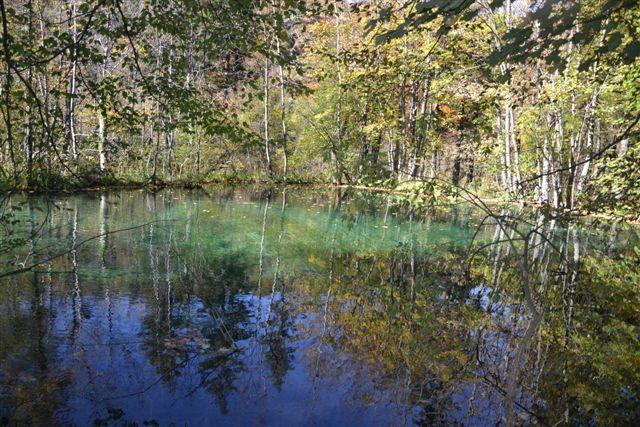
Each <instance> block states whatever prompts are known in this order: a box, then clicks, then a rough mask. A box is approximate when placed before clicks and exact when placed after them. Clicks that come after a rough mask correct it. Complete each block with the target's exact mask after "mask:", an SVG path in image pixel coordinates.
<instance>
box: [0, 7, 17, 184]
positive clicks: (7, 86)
mask: <svg viewBox="0 0 640 427" xmlns="http://www.w3.org/2000/svg"><path fill="white" fill-rule="evenodd" d="M0 13H1V14H2V49H3V50H4V62H5V67H6V75H5V80H4V108H5V115H4V119H5V127H6V131H7V148H8V150H9V158H10V159H11V165H12V166H13V176H14V180H16V181H17V178H18V169H17V165H16V159H15V153H14V151H13V133H12V125H13V123H12V119H11V108H12V107H11V80H12V77H11V71H12V70H11V69H12V66H13V62H12V58H11V51H10V50H9V49H10V47H9V38H10V35H9V23H8V22H7V11H6V8H5V4H4V0H0Z"/></svg>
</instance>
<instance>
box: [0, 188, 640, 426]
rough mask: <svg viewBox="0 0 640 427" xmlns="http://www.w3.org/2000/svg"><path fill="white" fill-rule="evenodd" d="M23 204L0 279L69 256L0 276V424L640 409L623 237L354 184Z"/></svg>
mask: <svg viewBox="0 0 640 427" xmlns="http://www.w3.org/2000/svg"><path fill="white" fill-rule="evenodd" d="M21 202H23V203H24V204H23V206H24V209H23V215H24V216H23V218H22V219H23V221H22V222H21V223H20V224H17V225H16V227H17V228H19V231H20V232H21V233H23V234H24V235H25V236H31V234H32V233H31V232H32V231H38V230H40V231H38V232H37V233H33V234H34V235H37V236H38V237H36V238H31V237H29V238H26V239H25V241H24V244H22V245H20V246H19V247H18V248H16V249H15V250H13V251H12V252H11V253H9V254H5V255H4V256H3V259H2V271H9V270H11V269H13V268H16V266H20V265H21V263H24V264H29V263H30V262H33V261H38V260H42V259H46V258H48V257H51V256H55V255H57V254H59V253H62V252H67V253H65V254H64V255H62V256H60V257H55V258H53V259H52V260H51V261H48V262H44V263H42V264H41V265H39V266H38V267H36V268H35V269H34V270H33V271H32V272H30V273H24V274H16V275H12V276H9V277H6V278H4V279H0V322H1V327H0V424H39V425H55V424H75V425H89V424H97V425H131V424H134V423H135V424H137V425H158V424H159V425H169V424H171V423H174V424H175V425H198V426H200V425H214V424H224V425H289V426H291V425H323V426H324V425H420V424H425V425H433V424H446V425H450V424H461V425H489V424H541V425H556V424H557V423H559V424H564V425H567V424H631V423H633V421H634V420H636V421H637V419H638V417H640V409H639V406H640V405H639V404H640V397H639V393H640V370H639V369H638V366H639V364H640V344H639V340H640V338H639V337H640V328H639V327H638V325H639V324H640V304H639V303H640V292H639V289H638V288H639V286H640V283H639V282H638V281H639V278H640V263H639V259H640V251H638V250H637V249H634V247H637V246H640V245H639V244H638V234H637V230H635V229H633V228H631V227H624V226H622V225H620V224H602V223H599V224H596V223H594V222H589V223H586V222H583V223H578V224H566V223H562V222H560V221H554V220H551V219H549V218H545V217H544V216H543V215H542V214H538V213H536V212H515V211H511V210H510V211H500V212H497V213H498V214H499V215H500V217H499V218H498V220H496V218H487V216H486V212H483V211H482V210H480V209H477V208H473V207H471V206H468V205H464V204H461V205H458V206H453V207H451V208H448V209H444V210H440V211H437V212H428V211H423V210H418V209H416V208H412V207H411V206H410V205H408V204H406V203H404V202H402V201H400V200H397V199H394V198H390V197H387V196H383V195H376V194H372V193H362V192H352V191H344V190H341V191H337V190H336V191H329V190H317V189H295V188H288V189H284V190H283V189H272V190H264V189H256V188H250V189H239V188H236V189H230V188H212V189H209V190H208V191H168V190H167V191H163V192H160V193H156V194H153V193H150V192H145V191H119V192H108V193H87V194H80V195H74V196H65V197H55V198H53V199H52V200H45V199H44V198H42V197H33V198H29V199H23V200H21ZM123 229H124V231H123ZM531 230H535V232H534V233H529V232H530V231H531ZM527 233H529V234H527ZM523 235H524V236H525V237H526V240H527V244H526V245H525V242H524V241H523V240H522V239H520V238H521V237H522V236H523ZM87 239H89V240H87ZM78 244H80V246H77V245H78ZM74 248H75V249H74ZM31 252H34V254H32V255H30V256H28V254H29V253H31ZM523 260H526V261H524V262H523ZM524 272H526V274H523V273H524Z"/></svg>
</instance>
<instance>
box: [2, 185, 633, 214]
mask: <svg viewBox="0 0 640 427" xmlns="http://www.w3.org/2000/svg"><path fill="white" fill-rule="evenodd" d="M215 185H226V186H241V185H264V186H286V187H321V188H344V189H354V190H359V191H372V192H378V193H387V194H394V195H398V196H405V197H406V196H416V194H415V193H413V192H411V191H402V190H397V189H396V188H388V187H382V186H375V185H372V186H368V185H361V184H332V183H328V182H314V181H294V180H289V181H275V180H268V179H262V180H261V179H247V180H211V181H202V182H182V181H177V182H165V181H162V182H158V183H156V184H155V185H152V184H151V183H145V182H139V181H131V182H119V183H113V184H104V185H89V186H77V187H70V188H59V189H20V190H15V191H8V192H5V195H11V194H24V195H30V196H38V195H47V194H49V195H55V194H65V195H71V194H76V193H90V192H99V191H113V190H148V191H151V192H157V191H161V190H165V189H176V190H205V187H206V186H215ZM472 194H473V193H472ZM474 195H475V194H474ZM417 197H419V198H421V199H426V197H425V196H424V195H419V194H418V195H417ZM475 197H477V198H478V200H480V201H482V203H486V204H490V205H496V204H503V205H511V206H519V207H531V208H533V209H545V208H546V205H543V204H540V203H538V202H534V201H530V200H525V201H515V200H511V201H510V200H502V199H499V198H496V197H486V196H482V195H475ZM457 199H462V200H464V201H466V202H468V203H473V202H472V201H469V200H465V199H464V198H457ZM453 200H456V199H453ZM556 212H560V213H562V214H565V215H566V216H567V218H569V219H577V218H595V219H604V220H608V221H618V222H624V223H628V224H633V225H640V217H638V218H633V217H625V216H620V215H615V214H610V213H606V212H592V211H587V210H582V209H576V210H569V209H561V210H558V211H556Z"/></svg>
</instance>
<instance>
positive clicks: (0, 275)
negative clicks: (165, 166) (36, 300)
mask: <svg viewBox="0 0 640 427" xmlns="http://www.w3.org/2000/svg"><path fill="white" fill-rule="evenodd" d="M167 221H175V220H170V219H161V220H157V221H151V222H147V223H144V224H140V225H136V226H133V227H127V228H121V229H119V230H113V231H107V232H106V233H102V234H97V235H95V236H92V237H89V238H88V239H85V240H83V241H81V242H80V243H78V244H77V245H74V246H72V247H71V249H68V250H66V251H64V252H60V253H58V254H55V255H51V256H49V257H47V258H45V259H42V260H40V261H38V262H34V263H33V264H30V265H27V266H24V267H21V268H18V269H15V270H12V271H7V272H4V273H0V279H2V278H4V277H8V276H13V275H15V274H22V273H26V272H28V271H31V270H32V269H34V268H35V267H38V266H40V265H42V264H46V263H48V262H50V261H53V260H54V259H56V258H60V257H61V256H65V255H67V254H70V253H71V252H73V251H75V250H76V249H78V248H79V247H80V246H83V245H84V244H86V243H89V242H90V241H92V240H96V239H99V238H101V237H105V236H109V235H111V234H116V233H122V232H124V231H131V230H136V229H138V228H144V227H146V226H148V225H152V224H157V223H159V222H167Z"/></svg>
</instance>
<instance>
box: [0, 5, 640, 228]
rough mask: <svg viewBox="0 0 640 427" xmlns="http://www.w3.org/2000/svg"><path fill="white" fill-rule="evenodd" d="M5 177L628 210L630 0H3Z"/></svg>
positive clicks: (631, 170) (37, 185)
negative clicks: (369, 192)
mask: <svg viewBox="0 0 640 427" xmlns="http://www.w3.org/2000/svg"><path fill="white" fill-rule="evenodd" d="M0 9H1V10H0V12H1V13H2V24H3V25H2V52H3V53H2V96H1V98H2V99H1V106H2V121H1V123H0V127H1V128H2V129H1V131H2V136H3V144H2V150H1V152H0V185H1V186H2V189H3V192H15V191H19V190H32V191H52V190H53V191H55V190H63V189H77V188H90V187H109V186H115V185H133V186H147V187H159V186H166V185H173V186H180V185H182V186H185V185H186V186H197V185H200V184H201V183H207V182H281V183H326V184H334V185H354V186H371V187H383V188H387V189H396V190H398V191H409V192H414V193H419V195H420V196H421V197H430V198H433V197H436V196H437V197H442V195H452V194H454V195H455V193H456V192H457V191H473V192H474V194H478V195H481V196H484V197H487V198H492V199H498V200H511V201H519V202H523V203H533V204H539V205H543V206H547V207H549V208H550V209H552V210H558V211H559V210H563V211H570V212H585V211H587V212H589V211H590V212H606V213H609V214H613V215H616V216H623V217H627V218H629V217H631V218H632V219H637V216H638V212H640V208H639V206H640V187H638V182H640V180H639V178H640V175H638V170H640V168H639V167H638V166H639V165H640V151H639V149H638V147H637V141H638V128H639V127H638V121H639V120H640V93H639V91H640V67H639V62H638V61H639V60H638V56H639V54H640V41H639V40H640V37H639V35H638V31H639V25H640V7H639V5H638V4H637V2H636V1H634V0H589V1H586V0H585V1H583V0H580V1H578V0H575V1H574V0H571V1H563V2H555V1H552V0H538V1H534V0H493V1H490V0H481V1H470V0H454V1H446V0H427V1H417V0H391V1H388V0H359V1H343V0H340V1H339V0H332V1H329V0H327V1H311V0H243V1H232V2H229V1H224V0H220V1H219V0H202V1H197V0H180V1H178V0H172V1H159V0H154V1H143V2H135V1H128V0H67V1H52V0H24V1H14V0H9V1H7V0H4V1H2V2H1V4H0Z"/></svg>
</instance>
